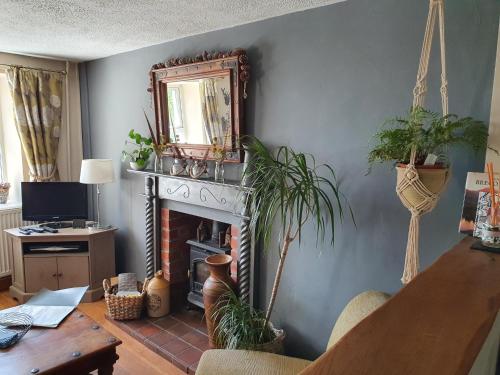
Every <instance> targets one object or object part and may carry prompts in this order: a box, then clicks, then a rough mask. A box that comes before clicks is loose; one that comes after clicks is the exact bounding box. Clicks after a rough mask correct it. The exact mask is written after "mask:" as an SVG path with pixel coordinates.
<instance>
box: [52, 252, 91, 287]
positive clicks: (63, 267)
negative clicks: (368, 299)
mask: <svg viewBox="0 0 500 375" xmlns="http://www.w3.org/2000/svg"><path fill="white" fill-rule="evenodd" d="M57 274H58V279H59V289H65V288H74V287H76V286H87V285H89V258H88V257H86V256H67V257H57Z"/></svg>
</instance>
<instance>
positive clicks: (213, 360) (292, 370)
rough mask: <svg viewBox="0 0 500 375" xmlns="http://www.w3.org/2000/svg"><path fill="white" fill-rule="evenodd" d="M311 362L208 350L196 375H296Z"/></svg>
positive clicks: (230, 351)
mask: <svg viewBox="0 0 500 375" xmlns="http://www.w3.org/2000/svg"><path fill="white" fill-rule="evenodd" d="M310 363H311V362H310V361H306V360H305V359H299V358H293V357H285V356H282V355H277V354H271V353H264V352H254V351H249V350H221V349H214V350H207V351H206V352H205V353H203V355H202V356H201V359H200V362H199V363H198V368H197V370H196V375H238V374H241V375H243V374H244V375H270V374H273V375H296V374H298V373H299V372H300V371H302V370H303V369H304V368H305V367H306V366H307V365H309V364H310Z"/></svg>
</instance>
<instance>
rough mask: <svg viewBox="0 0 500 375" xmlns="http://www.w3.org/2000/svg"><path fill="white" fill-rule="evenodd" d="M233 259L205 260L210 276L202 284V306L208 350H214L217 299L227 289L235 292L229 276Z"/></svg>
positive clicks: (215, 258)
mask: <svg viewBox="0 0 500 375" xmlns="http://www.w3.org/2000/svg"><path fill="white" fill-rule="evenodd" d="M232 261H233V258H232V257H231V256H230V255H226V254H217V255H211V256H209V257H207V258H206V259H205V263H206V264H207V265H208V270H209V271H210V276H209V277H208V278H207V280H206V281H205V284H203V305H204V306H205V319H206V321H207V330H208V343H209V346H210V348H216V347H217V346H216V340H215V337H214V331H215V327H217V322H216V321H214V319H213V314H214V310H215V307H216V305H217V302H218V301H219V298H220V297H221V296H222V295H223V294H224V293H226V292H227V291H228V290H229V289H232V290H233V291H235V290H236V284H235V282H234V281H233V279H232V278H231V276H230V275H229V270H230V267H231V262H232Z"/></svg>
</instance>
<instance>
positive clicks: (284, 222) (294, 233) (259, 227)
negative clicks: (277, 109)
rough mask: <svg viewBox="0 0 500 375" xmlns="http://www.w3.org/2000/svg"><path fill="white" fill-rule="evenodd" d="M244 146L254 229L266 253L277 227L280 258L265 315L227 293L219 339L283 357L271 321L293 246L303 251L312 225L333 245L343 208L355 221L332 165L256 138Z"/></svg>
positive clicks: (279, 334) (218, 313)
mask: <svg viewBox="0 0 500 375" xmlns="http://www.w3.org/2000/svg"><path fill="white" fill-rule="evenodd" d="M244 141H245V140H244ZM246 141H247V142H244V143H245V149H246V150H248V152H249V153H250V155H251V157H250V158H249V161H248V166H247V168H246V169H245V172H244V179H243V180H248V181H249V182H250V188H252V189H253V192H252V194H251V195H250V197H249V199H250V211H251V217H252V219H251V223H250V227H251V229H252V231H253V233H254V234H255V236H256V238H257V239H261V240H262V243H263V244H264V247H265V249H268V248H269V246H270V244H271V241H272V240H274V239H275V237H274V232H273V228H274V227H275V225H278V228H279V229H280V235H279V239H280V240H279V246H280V254H279V255H280V258H279V263H278V269H277V271H276V275H275V279H274V283H273V288H272V291H271V297H270V300H269V304H268V307H267V311H266V313H264V312H261V311H258V310H257V309H253V308H252V307H251V306H250V305H249V304H247V303H245V302H244V301H242V300H240V299H239V298H237V297H236V295H235V293H234V292H232V291H231V290H229V291H228V292H227V293H226V294H224V295H223V297H222V298H220V300H219V302H218V304H217V308H216V309H215V313H214V317H213V318H214V320H217V321H218V324H217V327H216V329H215V334H216V340H217V343H218V345H217V346H218V347H222V348H227V349H247V350H260V351H268V352H278V353H279V352H281V351H282V350H283V344H282V341H283V338H284V333H283V331H282V330H277V329H275V328H274V327H273V326H272V324H270V319H271V314H272V312H273V308H274V304H275V301H276V297H277V293H278V289H279V285H280V281H281V276H282V273H283V269H284V265H285V261H286V259H287V255H288V254H289V249H290V245H291V244H292V243H293V242H294V241H296V240H297V241H298V244H299V246H300V243H301V234H302V229H303V228H304V226H305V225H306V223H308V222H310V221H312V222H313V224H314V225H315V228H316V235H317V240H323V239H324V237H325V234H326V232H329V233H330V236H331V243H332V245H333V243H334V239H335V222H336V221H337V220H340V221H342V219H343V216H344V207H349V211H350V213H351V217H352V218H353V221H354V217H353V216H352V211H351V210H350V206H349V204H348V203H347V202H346V200H345V198H344V197H343V195H342V193H341V192H340V190H339V187H338V184H337V181H336V178H335V173H334V171H333V169H332V167H330V166H329V165H328V164H322V165H317V164H316V161H315V159H314V157H313V156H312V155H310V154H304V153H297V152H295V151H293V150H292V149H291V148H289V147H286V146H281V147H279V148H277V150H276V151H275V152H271V151H269V150H268V149H267V148H266V147H265V146H264V144H262V142H261V141H259V140H258V139H257V138H255V137H247V139H246ZM321 170H323V171H324V172H325V174H324V175H323V174H320V172H321Z"/></svg>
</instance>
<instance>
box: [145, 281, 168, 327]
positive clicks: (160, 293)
mask: <svg viewBox="0 0 500 375" xmlns="http://www.w3.org/2000/svg"><path fill="white" fill-rule="evenodd" d="M146 292H147V299H146V301H147V302H146V307H147V309H148V315H149V316H150V317H152V318H159V317H162V316H165V315H167V314H168V313H169V312H170V285H169V282H168V281H167V280H165V278H164V277H163V271H158V272H156V273H155V277H153V278H152V279H151V280H150V281H149V284H148V287H147V290H146Z"/></svg>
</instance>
